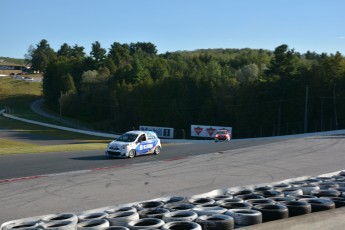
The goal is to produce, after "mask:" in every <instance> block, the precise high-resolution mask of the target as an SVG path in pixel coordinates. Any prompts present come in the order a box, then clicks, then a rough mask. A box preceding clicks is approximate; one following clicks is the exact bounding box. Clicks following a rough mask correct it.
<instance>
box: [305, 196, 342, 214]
mask: <svg viewBox="0 0 345 230" xmlns="http://www.w3.org/2000/svg"><path fill="white" fill-rule="evenodd" d="M301 201H306V202H308V203H309V204H311V212H320V211H325V210H331V209H334V208H335V203H334V202H333V201H332V200H330V199H321V198H310V199H301Z"/></svg>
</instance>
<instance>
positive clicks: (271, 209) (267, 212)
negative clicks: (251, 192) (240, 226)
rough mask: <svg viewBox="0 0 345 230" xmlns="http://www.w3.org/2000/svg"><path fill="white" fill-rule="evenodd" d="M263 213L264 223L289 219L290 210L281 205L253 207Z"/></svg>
mask: <svg viewBox="0 0 345 230" xmlns="http://www.w3.org/2000/svg"><path fill="white" fill-rule="evenodd" d="M253 209H254V210H257V211H259V212H261V213H262V222H268V221H272V220H279V219H285V218H288V217H289V210H288V208H287V207H286V206H284V205H281V204H260V205H256V206H254V207H253Z"/></svg>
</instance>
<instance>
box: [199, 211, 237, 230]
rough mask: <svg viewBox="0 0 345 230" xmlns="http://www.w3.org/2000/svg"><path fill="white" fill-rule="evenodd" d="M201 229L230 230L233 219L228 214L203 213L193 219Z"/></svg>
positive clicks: (232, 226) (232, 225)
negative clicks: (208, 214) (209, 214)
mask: <svg viewBox="0 0 345 230" xmlns="http://www.w3.org/2000/svg"><path fill="white" fill-rule="evenodd" d="M195 222H196V223H198V224H200V226H201V227H202V229H207V230H218V229H222V230H231V229H233V228H234V219H233V218H232V217H231V216H228V215H211V216H207V215H203V216H200V217H199V218H198V219H196V221H195Z"/></svg>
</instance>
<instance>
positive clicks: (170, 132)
mask: <svg viewBox="0 0 345 230" xmlns="http://www.w3.org/2000/svg"><path fill="white" fill-rule="evenodd" d="M139 129H140V130H141V131H153V132H155V133H156V134H157V136H158V137H162V138H174V128H167V127H155V126H144V125H140V126H139Z"/></svg>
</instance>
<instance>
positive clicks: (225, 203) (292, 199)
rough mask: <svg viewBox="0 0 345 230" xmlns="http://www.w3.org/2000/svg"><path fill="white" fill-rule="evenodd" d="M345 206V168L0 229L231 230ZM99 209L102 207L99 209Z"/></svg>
mask: <svg viewBox="0 0 345 230" xmlns="http://www.w3.org/2000/svg"><path fill="white" fill-rule="evenodd" d="M343 206H345V172H340V173H339V174H337V175H334V176H332V177H316V178H309V179H306V180H302V181H291V182H287V183H280V184H272V185H265V186H253V187H250V188H243V189H237V190H236V191H229V192H226V193H225V194H217V195H207V194H206V195H205V196H202V195H198V196H195V197H192V198H187V197H181V196H176V197H170V198H164V199H163V198H162V199H156V200H152V201H143V202H139V203H135V204H133V205H128V206H122V207H113V208H104V209H103V211H98V212H93V211H87V212H83V213H80V214H78V215H77V214H73V213H60V214H52V215H46V216H44V217H42V218H40V219H38V220H30V221H10V222H7V224H6V225H4V226H3V227H2V229H1V230H12V229H16V230H22V229H30V230H32V229H42V230H44V229H47V230H76V229H84V230H97V229H104V230H107V229H112V230H133V229H135V230H138V229H147V230H149V229H151V230H152V229H162V230H169V229H172V230H176V229H178V230H218V229H219V230H228V229H234V228H241V227H245V226H250V225H255V224H259V223H263V222H268V221H274V220H279V219H285V218H288V217H293V216H299V215H304V214H308V213H312V212H319V211H326V210H330V209H334V208H338V207H343ZM98 210H101V209H98Z"/></svg>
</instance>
